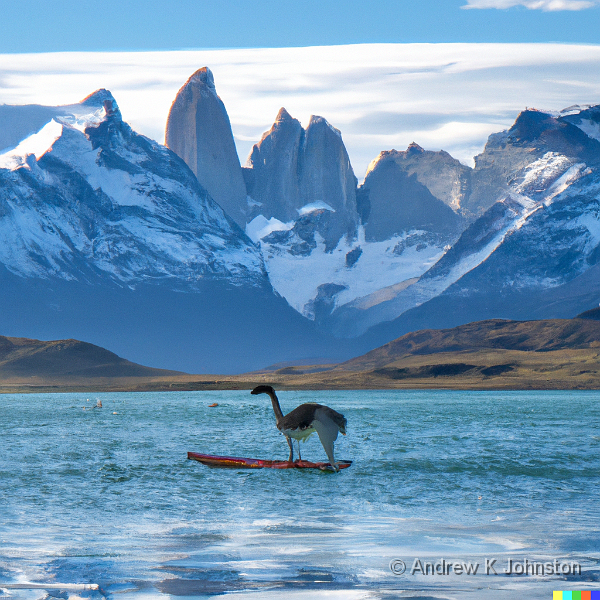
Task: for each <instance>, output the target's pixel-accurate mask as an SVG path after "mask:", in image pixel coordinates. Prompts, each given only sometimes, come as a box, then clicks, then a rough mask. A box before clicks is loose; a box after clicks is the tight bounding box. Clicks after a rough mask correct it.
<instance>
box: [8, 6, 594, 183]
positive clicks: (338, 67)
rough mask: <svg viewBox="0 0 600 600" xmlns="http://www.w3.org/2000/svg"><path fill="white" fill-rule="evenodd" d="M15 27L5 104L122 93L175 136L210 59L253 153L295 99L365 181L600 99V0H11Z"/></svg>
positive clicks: (128, 110)
mask: <svg viewBox="0 0 600 600" xmlns="http://www.w3.org/2000/svg"><path fill="white" fill-rule="evenodd" d="M0 27H1V34H0V104H3V103H4V104H46V105H58V104H71V103H73V102H77V101H79V100H81V99H82V98H84V97H85V96H87V95H88V94H90V93H91V92H93V91H94V90H96V89H98V88H106V89H109V90H111V91H112V92H113V95H114V96H115V98H116V100H117V102H118V103H119V106H120V107H121V110H122V113H123V117H124V118H125V120H127V121H128V122H129V123H130V124H131V125H132V126H133V127H134V129H136V130H137V131H139V132H140V133H143V134H145V135H147V136H148V137H151V138H153V139H156V140H158V141H159V142H163V141H164V127H165V122H166V118H167V114H168V111H169V107H170V105H171V102H172V101H173V99H174V98H175V95H176V93H177V90H178V89H179V88H180V87H181V86H182V85H183V84H184V83H185V81H186V80H187V78H188V77H189V76H190V75H191V74H192V73H193V72H194V71H196V70H197V69H198V68H200V67H203V66H209V67H210V68H211V69H212V70H213V73H214V75H215V81H216V85H217V92H218V93H219V95H220V96H221V98H222V100H223V101H224V103H225V106H226V108H227V111H228V113H229V117H230V119H231V124H232V128H233V133H234V136H235V141H236V145H237V148H238V153H239V155H240V159H241V161H242V163H244V162H245V160H246V157H247V156H248V153H249V152H250V150H251V148H252V145H253V144H254V143H255V142H257V141H258V140H259V139H260V137H261V135H262V133H263V132H264V131H266V130H267V129H269V127H270V126H271V124H272V123H273V120H274V119H275V116H276V114H277V112H278V110H279V108H280V107H282V106H285V107H286V108H287V109H288V111H289V112H290V113H291V114H292V115H293V116H294V117H296V118H298V119H299V120H300V121H301V122H302V123H303V125H305V126H306V125H307V124H308V121H309V119H310V116H311V115H312V114H316V115H320V116H323V117H325V118H326V119H327V120H328V121H329V122H330V123H331V124H332V125H334V126H335V127H337V128H338V129H340V130H341V132H342V135H343V139H344V142H345V144H346V147H347V149H348V152H349V155H350V158H351V161H352V164H353V166H354V169H355V172H356V175H357V176H358V177H359V179H361V178H362V177H363V176H364V173H365V170H366V169H367V166H368V164H369V162H370V161H371V160H373V159H374V158H375V157H376V156H377V155H378V153H379V152H380V151H382V150H389V149H391V148H395V149H397V150H403V149H405V148H406V147H407V146H408V144H409V143H411V142H413V141H415V142H417V143H418V144H420V145H422V146H423V147H424V148H426V149H430V150H439V149H444V150H447V151H448V152H450V153H451V154H452V155H453V156H455V157H456V158H458V159H460V160H461V161H463V162H464V163H466V164H472V161H473V157H474V156H475V155H476V154H478V153H479V152H481V151H482V150H483V147H484V144H485V142H486V140H487V137H488V135H489V134H491V133H494V132H497V131H501V130H503V129H506V128H508V127H510V125H511V124H512V123H513V122H514V120H515V118H516V116H517V115H518V113H519V111H521V110H523V109H524V108H525V107H535V108H540V109H544V110H560V109H563V108H565V107H568V106H571V105H574V104H581V105H585V104H599V103H600V39H599V38H600V0H420V1H418V0H410V1H406V0H396V1H391V0H370V1H369V2H365V0H361V1H360V2H358V1H357V0H345V1H344V2H339V1H332V0H318V1H317V0H302V1H301V2H298V1H295V2H288V1H281V0H279V1H275V0H253V1H249V0H244V1H243V2H242V1H238V0H220V1H215V0H193V1H192V0H178V1H177V2H166V1H160V2H159V1H143V2H142V1H140V0H127V1H123V0H118V1H117V0H94V1H93V2H91V1H90V0H79V1H77V2H74V1H72V0H53V1H51V2H50V1H48V0H43V1H42V0H28V2H27V3H20V2H15V1H14V0H0ZM2 150H5V149H2V148H0V152H1V151H2Z"/></svg>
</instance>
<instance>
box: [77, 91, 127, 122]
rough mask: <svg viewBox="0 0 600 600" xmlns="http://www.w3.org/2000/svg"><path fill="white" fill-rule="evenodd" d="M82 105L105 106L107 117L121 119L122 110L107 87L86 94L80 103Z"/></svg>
mask: <svg viewBox="0 0 600 600" xmlns="http://www.w3.org/2000/svg"><path fill="white" fill-rule="evenodd" d="M79 104H80V105H81V106H85V107H88V106H89V107H90V108H103V109H104V111H105V115H106V116H107V117H115V118H118V119H121V111H120V110H119V106H118V104H117V101H116V100H115V99H114V97H113V95H112V94H111V93H110V92H109V91H108V90H105V89H99V90H96V91H95V92H93V93H92V94H90V95H89V96H86V97H85V98H84V99H83V100H82V101H81V102H80V103H79Z"/></svg>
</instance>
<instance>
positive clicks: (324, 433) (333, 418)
mask: <svg viewBox="0 0 600 600" xmlns="http://www.w3.org/2000/svg"><path fill="white" fill-rule="evenodd" d="M251 393H252V394H268V395H269V397H270V398H271V403H272V404H273V412H274V413H275V419H276V423H277V429H279V431H281V433H283V435H285V438H286V440H287V443H288V446H289V447H290V457H289V461H290V462H293V460H294V448H293V446H292V441H291V439H290V438H294V439H295V440H298V456H299V458H300V460H302V457H301V456H300V441H301V440H305V439H307V438H308V437H309V436H310V435H312V434H313V433H315V432H317V435H318V436H319V439H320V440H321V444H323V448H324V450H325V453H326V454H327V458H329V463H330V464H331V466H332V467H333V468H334V469H335V470H336V471H339V466H338V464H337V463H336V462H335V459H334V457H333V442H335V440H336V439H337V435H338V432H340V433H341V434H342V435H346V418H345V417H344V415H341V414H340V413H339V412H336V411H335V410H333V409H332V408H329V407H328V406H323V405H322V404H315V403H314V402H309V403H307V404H301V405H300V406H298V408H295V409H294V410H293V411H292V412H289V413H288V414H287V415H284V414H283V413H282V412H281V406H280V405H279V399H278V398H277V395H276V394H275V390H274V389H273V388H272V387H271V386H270V385H259V386H258V387H255V388H254V389H253V390H252V392H251Z"/></svg>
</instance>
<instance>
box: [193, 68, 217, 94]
mask: <svg viewBox="0 0 600 600" xmlns="http://www.w3.org/2000/svg"><path fill="white" fill-rule="evenodd" d="M190 81H193V82H194V83H200V84H204V85H205V86H206V87H208V88H210V89H212V90H215V93H216V88H215V78H214V75H213V73H212V71H211V70H210V69H209V68H208V67H202V68H201V69H198V70H197V71H196V72H195V73H194V74H193V75H192V76H191V77H190Z"/></svg>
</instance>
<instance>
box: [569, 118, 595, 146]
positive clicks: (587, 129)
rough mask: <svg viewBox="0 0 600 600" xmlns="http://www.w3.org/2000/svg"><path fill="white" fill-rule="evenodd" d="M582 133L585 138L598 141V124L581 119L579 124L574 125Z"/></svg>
mask: <svg viewBox="0 0 600 600" xmlns="http://www.w3.org/2000/svg"><path fill="white" fill-rule="evenodd" d="M575 125H577V127H579V129H581V131H583V133H585V134H586V135H587V136H589V137H591V138H593V139H595V140H598V141H600V123H596V121H591V120H589V119H581V121H580V122H579V123H575Z"/></svg>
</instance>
